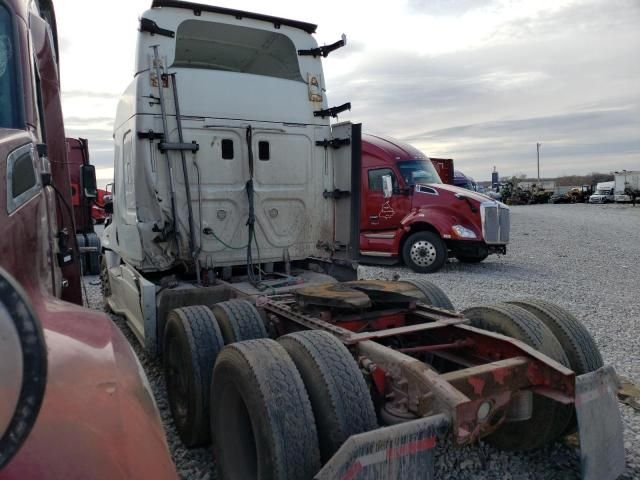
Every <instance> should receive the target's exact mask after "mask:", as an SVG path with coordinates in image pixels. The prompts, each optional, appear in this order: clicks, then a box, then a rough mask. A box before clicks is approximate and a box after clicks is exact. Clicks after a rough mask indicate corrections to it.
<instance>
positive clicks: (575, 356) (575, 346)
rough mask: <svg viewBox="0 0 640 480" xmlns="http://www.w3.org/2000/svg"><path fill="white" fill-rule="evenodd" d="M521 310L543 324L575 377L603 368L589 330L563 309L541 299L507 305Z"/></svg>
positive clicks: (570, 427) (574, 420) (573, 425)
mask: <svg viewBox="0 0 640 480" xmlns="http://www.w3.org/2000/svg"><path fill="white" fill-rule="evenodd" d="M508 303H511V304H513V305H517V306H519V307H520V308H524V309H525V310H527V311H528V312H530V313H532V314H533V315H535V316H536V317H537V318H538V320H540V321H542V322H543V323H544V324H545V325H546V326H547V328H548V329H549V330H551V332H552V333H553V334H554V335H555V337H556V338H557V339H558V342H560V345H561V346H562V349H563V350H564V353H565V354H566V355H567V359H568V360H569V367H570V368H571V370H573V371H574V372H575V373H576V376H577V375H582V374H585V373H589V372H593V371H595V370H598V369H599V368H600V367H602V366H603V365H604V362H603V361H602V356H601V355H600V350H599V349H598V346H597V345H596V342H595V340H594V339H593V337H592V336H591V334H590V333H589V331H588V330H587V329H586V328H585V327H584V325H582V323H580V321H579V320H578V319H577V318H576V317H574V316H573V315H572V314H571V313H569V312H568V311H566V310H565V309H563V308H561V307H559V306H558V305H555V304H553V303H550V302H546V301H544V300H516V301H513V302H508ZM577 428H578V419H577V417H576V415H575V409H574V414H573V416H572V419H571V422H570V423H569V425H568V427H567V429H566V430H565V434H567V435H568V434H571V433H574V432H575V431H576V430H577Z"/></svg>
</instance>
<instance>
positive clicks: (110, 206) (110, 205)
mask: <svg viewBox="0 0 640 480" xmlns="http://www.w3.org/2000/svg"><path fill="white" fill-rule="evenodd" d="M104 211H105V213H107V214H109V215H113V200H109V201H107V202H104Z"/></svg>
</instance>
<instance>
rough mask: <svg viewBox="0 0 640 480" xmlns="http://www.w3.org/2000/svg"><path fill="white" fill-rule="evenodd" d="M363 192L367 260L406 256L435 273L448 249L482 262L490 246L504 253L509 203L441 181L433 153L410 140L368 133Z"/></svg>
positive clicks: (362, 222)
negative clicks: (425, 151) (407, 141)
mask: <svg viewBox="0 0 640 480" xmlns="http://www.w3.org/2000/svg"><path fill="white" fill-rule="evenodd" d="M385 183H386V184H387V185H388V186H389V188H388V190H385ZM361 192H362V201H361V210H360V254H361V261H363V262H364V263H367V262H368V263H384V264H390V263H397V262H398V261H403V262H404V263H405V264H406V265H407V266H409V267H410V268H411V269H412V270H414V271H416V272H419V273H431V272H435V271H437V270H438V269H440V268H441V267H442V265H444V263H445V262H446V260H447V257H448V256H455V257H456V258H457V259H458V260H459V261H461V262H465V263H477V262H481V261H483V260H484V259H485V258H487V256H488V255H489V254H491V253H499V254H504V253H506V250H507V244H508V243H509V207H507V206H506V205H504V204H502V203H500V202H496V201H495V200H492V199H491V198H489V197H487V196H485V195H482V194H479V193H476V192H473V191H469V190H465V189H463V188H459V187H456V186H453V185H446V184H443V183H442V181H441V179H440V177H439V175H438V172H437V171H436V169H435V167H434V165H433V164H432V162H431V161H430V159H429V158H428V157H427V156H426V155H424V154H423V153H422V152H421V151H419V150H418V149H416V148H414V147H412V146H411V145H408V144H406V143H401V142H399V141H397V140H394V139H390V138H383V137H379V136H374V135H363V137H362V179H361Z"/></svg>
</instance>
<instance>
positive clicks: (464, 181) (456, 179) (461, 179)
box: [453, 170, 477, 192]
mask: <svg viewBox="0 0 640 480" xmlns="http://www.w3.org/2000/svg"><path fill="white" fill-rule="evenodd" d="M453 185H455V186H456V187H460V188H464V189H466V190H472V191H474V192H475V191H476V190H477V185H476V182H475V180H474V179H473V178H471V177H468V176H466V175H465V174H464V173H462V172H461V171H460V170H456V171H455V172H454V175H453Z"/></svg>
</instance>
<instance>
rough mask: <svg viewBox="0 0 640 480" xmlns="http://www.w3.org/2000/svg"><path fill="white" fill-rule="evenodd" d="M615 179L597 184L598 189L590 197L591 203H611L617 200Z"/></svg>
mask: <svg viewBox="0 0 640 480" xmlns="http://www.w3.org/2000/svg"><path fill="white" fill-rule="evenodd" d="M614 191H615V181H612V182H601V183H598V184H597V185H596V191H595V193H594V194H593V195H591V196H590V197H589V203H611V202H613V201H614V200H615V195H614Z"/></svg>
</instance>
